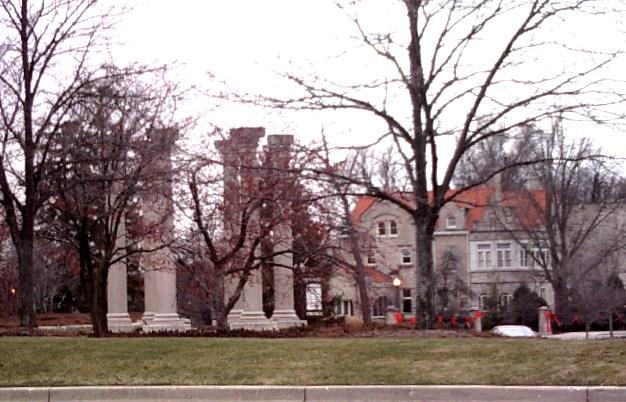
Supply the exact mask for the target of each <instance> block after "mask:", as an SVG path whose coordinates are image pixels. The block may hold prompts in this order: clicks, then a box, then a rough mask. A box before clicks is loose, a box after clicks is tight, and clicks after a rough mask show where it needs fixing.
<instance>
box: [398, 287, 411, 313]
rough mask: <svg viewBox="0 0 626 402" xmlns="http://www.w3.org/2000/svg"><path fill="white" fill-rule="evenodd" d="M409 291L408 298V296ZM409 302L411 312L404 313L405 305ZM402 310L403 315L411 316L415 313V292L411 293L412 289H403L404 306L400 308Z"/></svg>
mask: <svg viewBox="0 0 626 402" xmlns="http://www.w3.org/2000/svg"><path fill="white" fill-rule="evenodd" d="M407 291H408V294H409V295H408V296H407V295H406V293H407ZM406 301H408V302H409V303H410V306H411V308H410V309H409V311H404V303H405V302H406ZM399 307H400V309H401V310H402V312H403V313H406V314H411V313H413V292H412V291H411V288H402V305H401V306H399Z"/></svg>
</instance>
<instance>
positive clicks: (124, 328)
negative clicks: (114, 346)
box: [107, 313, 141, 333]
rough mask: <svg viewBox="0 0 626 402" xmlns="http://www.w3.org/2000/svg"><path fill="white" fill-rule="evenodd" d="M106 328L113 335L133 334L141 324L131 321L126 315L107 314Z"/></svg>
mask: <svg viewBox="0 0 626 402" xmlns="http://www.w3.org/2000/svg"><path fill="white" fill-rule="evenodd" d="M107 326H108V327H109V331H111V332H115V333H121V332H134V331H137V330H139V329H140V328H141V324H139V323H133V322H132V321H131V319H130V316H129V315H128V313H108V314H107Z"/></svg>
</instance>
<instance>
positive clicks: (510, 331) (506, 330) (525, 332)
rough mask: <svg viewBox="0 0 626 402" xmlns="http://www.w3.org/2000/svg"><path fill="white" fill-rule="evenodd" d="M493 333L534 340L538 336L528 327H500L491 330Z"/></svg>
mask: <svg viewBox="0 0 626 402" xmlns="http://www.w3.org/2000/svg"><path fill="white" fill-rule="evenodd" d="M491 333H492V334H494V335H499V336H508V337H513V338H534V337H536V336H537V333H536V332H535V331H533V330H532V329H530V328H528V327H527V326H526V325H498V326H496V327H494V328H493V329H492V330H491Z"/></svg>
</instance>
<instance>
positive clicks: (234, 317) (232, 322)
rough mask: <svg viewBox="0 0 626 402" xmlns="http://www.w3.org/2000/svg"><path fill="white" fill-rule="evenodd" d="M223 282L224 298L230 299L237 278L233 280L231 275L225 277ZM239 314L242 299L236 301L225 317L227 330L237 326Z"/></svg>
mask: <svg viewBox="0 0 626 402" xmlns="http://www.w3.org/2000/svg"><path fill="white" fill-rule="evenodd" d="M224 281H225V282H226V283H225V284H224V287H225V296H226V297H230V295H231V294H233V293H234V292H235V288H236V287H237V282H238V281H239V278H235V277H233V276H232V275H231V276H228V277H226V279H224ZM226 301H227V300H226ZM241 313H243V297H240V298H239V299H237V301H236V302H235V305H234V306H233V308H232V309H231V310H230V311H229V312H228V316H227V317H226V321H227V322H228V328H234V327H237V326H238V325H239V321H240V320H241Z"/></svg>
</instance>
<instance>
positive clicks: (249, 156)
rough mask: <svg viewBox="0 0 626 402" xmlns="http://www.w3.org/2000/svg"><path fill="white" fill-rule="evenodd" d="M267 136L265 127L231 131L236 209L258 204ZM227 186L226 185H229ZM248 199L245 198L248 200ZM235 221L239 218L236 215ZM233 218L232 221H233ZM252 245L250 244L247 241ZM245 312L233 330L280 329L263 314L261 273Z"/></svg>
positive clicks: (251, 283)
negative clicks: (262, 151) (260, 151)
mask: <svg viewBox="0 0 626 402" xmlns="http://www.w3.org/2000/svg"><path fill="white" fill-rule="evenodd" d="M264 135H265V129H264V128H262V127H244V128H237V129H233V130H231V131H230V141H231V145H232V147H233V148H231V152H234V153H235V154H236V156H237V161H238V163H239V165H238V173H239V183H238V190H239V191H238V194H237V197H238V199H237V200H236V201H235V203H236V204H234V205H242V204H243V205H250V203H251V202H256V201H257V197H258V196H257V194H258V188H259V184H260V176H259V171H258V167H259V163H258V160H257V147H258V145H259V139H261V137H263V136H264ZM226 184H227V182H226V181H225V185H226ZM244 197H245V198H244ZM240 215H241V211H240V210H237V211H236V216H237V219H235V221H236V222H237V226H238V225H239V223H238V222H239V220H240V218H241V217H240ZM232 217H235V214H233V215H232ZM232 219H233V218H231V221H232ZM259 219H260V216H259V212H258V211H257V212H255V213H254V216H253V217H252V218H250V221H249V225H248V226H249V227H248V233H247V234H246V236H247V237H248V239H250V238H252V237H253V236H255V235H254V232H255V231H256V230H258V224H259ZM246 241H247V242H248V244H250V242H249V241H248V240H246ZM241 297H242V301H241V304H242V308H243V311H242V312H241V315H240V317H239V321H238V322H234V323H233V324H232V325H230V328H231V329H247V330H252V331H268V330H275V329H277V325H276V323H275V322H274V321H272V320H269V319H268V318H267V317H266V316H265V313H264V312H263V280H262V273H261V270H260V269H255V270H252V271H251V272H250V276H249V278H248V281H247V283H246V285H245V286H244V288H243V292H242V296H241Z"/></svg>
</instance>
